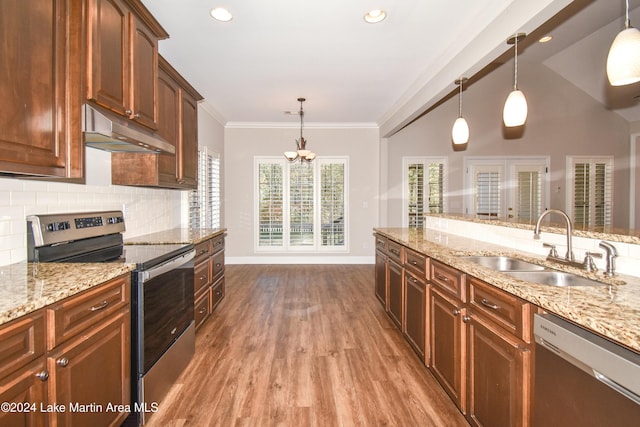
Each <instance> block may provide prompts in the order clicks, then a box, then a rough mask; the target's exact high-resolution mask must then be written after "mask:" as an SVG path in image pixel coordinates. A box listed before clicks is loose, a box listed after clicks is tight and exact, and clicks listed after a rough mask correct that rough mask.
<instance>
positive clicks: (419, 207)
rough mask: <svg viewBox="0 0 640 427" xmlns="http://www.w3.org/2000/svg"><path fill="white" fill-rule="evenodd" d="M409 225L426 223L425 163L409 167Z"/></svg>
mask: <svg viewBox="0 0 640 427" xmlns="http://www.w3.org/2000/svg"><path fill="white" fill-rule="evenodd" d="M408 184H409V185H408V186H407V189H408V192H409V194H407V197H408V208H409V210H408V212H409V227H422V226H423V225H424V165H423V164H410V165H409V168H408Z"/></svg>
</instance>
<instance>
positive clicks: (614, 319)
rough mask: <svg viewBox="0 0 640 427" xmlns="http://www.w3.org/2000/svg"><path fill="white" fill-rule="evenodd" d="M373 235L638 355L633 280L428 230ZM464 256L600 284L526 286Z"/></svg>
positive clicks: (638, 282) (638, 314) (637, 295)
mask: <svg viewBox="0 0 640 427" xmlns="http://www.w3.org/2000/svg"><path fill="white" fill-rule="evenodd" d="M374 231H375V232H377V233H379V234H381V235H383V236H386V237H388V238H389V239H391V240H394V241H396V242H398V243H400V244H402V245H404V246H406V247H409V248H411V249H413V250H415V251H417V252H420V253H423V254H425V255H428V256H429V257H430V258H432V259H435V260H438V261H441V262H443V263H445V264H448V265H450V266H452V267H454V268H457V269H458V270H461V271H463V272H465V273H468V274H470V275H472V276H474V277H477V278H478V279H480V280H483V281H485V282H487V283H489V284H491V285H494V286H496V287H497V288H500V289H502V290H504V291H506V292H509V293H510V294H513V295H515V296H517V297H520V298H522V299H524V300H526V301H529V302H531V303H533V304H536V305H537V306H539V307H541V308H543V309H544V310H546V311H549V312H552V313H555V314H557V315H559V316H561V317H564V318H565V319H568V320H571V321H573V322H574V323H576V324H578V325H581V326H583V327H585V328H587V329H590V330H592V331H594V332H596V333H599V334H601V335H603V336H604V337H606V338H609V339H611V340H613V341H616V342H618V343H620V344H622V345H624V346H626V347H628V348H630V349H632V350H634V351H636V352H640V278H638V277H633V276H625V275H617V276H615V278H607V277H605V276H603V275H602V273H601V272H597V273H586V272H584V271H581V270H578V269H576V268H573V267H568V266H561V265H559V264H556V263H550V262H548V261H546V260H545V258H544V257H542V256H538V255H535V254H530V253H525V252H518V251H517V250H514V249H511V248H505V247H502V246H498V245H494V244H488V243H485V242H482V241H480V240H474V239H469V238H465V237H461V236H455V235H451V234H447V233H442V232H439V231H436V230H432V229H408V228H375V229H374ZM465 255H507V256H513V257H517V258H520V259H523V260H526V261H530V262H533V263H537V264H541V265H545V266H547V267H549V268H552V269H555V270H563V271H568V272H571V273H574V274H578V275H581V276H585V277H588V278H591V279H596V280H598V281H601V282H605V283H606V284H605V285H603V286H578V287H556V286H548V285H540V284H535V283H529V282H525V281H522V280H518V279H515V278H513V277H510V276H507V275H505V274H503V273H500V272H498V271H495V270H493V269H490V268H487V267H483V266H481V265H479V264H476V263H474V262H471V261H468V260H465V259H464V258H462V256H465Z"/></svg>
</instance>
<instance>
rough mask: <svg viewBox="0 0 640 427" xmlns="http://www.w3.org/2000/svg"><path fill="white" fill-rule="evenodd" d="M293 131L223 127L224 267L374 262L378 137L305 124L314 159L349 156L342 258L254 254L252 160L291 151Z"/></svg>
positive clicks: (371, 130) (359, 130)
mask: <svg viewBox="0 0 640 427" xmlns="http://www.w3.org/2000/svg"><path fill="white" fill-rule="evenodd" d="M299 136H300V129H299V128H295V127H289V128H282V127H280V128H278V127H257V126H254V127H242V128H240V127H227V129H226V131H225V153H226V156H225V171H226V172H225V193H226V198H225V201H226V203H225V205H224V208H225V216H226V222H225V225H226V228H227V230H228V231H227V232H228V236H229V238H228V240H227V243H226V245H225V259H226V261H227V262H228V263H327V262H338V263H339V262H342V263H349V262H351V263H354V262H367V263H368V262H373V259H374V253H375V252H374V245H373V237H372V232H373V231H372V230H373V227H375V226H377V225H378V206H379V204H378V195H379V182H378V174H379V167H378V165H379V133H378V129H377V128H373V127H365V128H320V127H315V128H314V127H313V126H310V125H305V130H304V136H305V139H307V141H308V147H309V148H310V149H311V150H313V151H314V152H315V153H316V154H317V155H318V156H349V224H348V225H349V243H350V246H349V252H348V253H343V254H293V255H292V254H257V253H255V252H254V232H255V229H256V228H255V224H254V181H253V180H254V174H253V162H254V156H274V155H276V156H278V155H282V153H283V152H284V151H285V150H291V149H293V148H295V140H296V138H299Z"/></svg>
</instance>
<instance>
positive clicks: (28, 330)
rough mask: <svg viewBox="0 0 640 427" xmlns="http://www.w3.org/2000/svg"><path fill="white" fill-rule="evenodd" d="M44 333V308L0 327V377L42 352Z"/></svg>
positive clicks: (43, 349) (43, 348)
mask: <svg viewBox="0 0 640 427" xmlns="http://www.w3.org/2000/svg"><path fill="white" fill-rule="evenodd" d="M44 333H45V317H44V310H40V311H37V312H35V313H31V314H29V315H28V316H25V317H21V318H20V319H16V320H14V321H12V322H10V323H8V324H6V325H4V326H3V327H2V328H0V378H2V377H4V376H6V375H7V374H9V373H11V372H13V371H15V370H16V369H18V368H20V367H22V366H24V365H26V364H27V363H29V362H30V361H32V360H35V359H36V358H38V357H39V356H41V355H43V354H44V351H45V345H44V344H45V338H44Z"/></svg>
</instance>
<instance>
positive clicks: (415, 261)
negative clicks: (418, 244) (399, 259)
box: [404, 248, 427, 279]
mask: <svg viewBox="0 0 640 427" xmlns="http://www.w3.org/2000/svg"><path fill="white" fill-rule="evenodd" d="M404 266H405V267H406V268H407V269H409V270H411V272H412V273H414V274H416V275H417V276H418V277H419V278H421V279H426V278H427V257H426V256H425V255H422V254H419V253H418V252H415V251H412V250H411V249H407V248H405V249H404Z"/></svg>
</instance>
